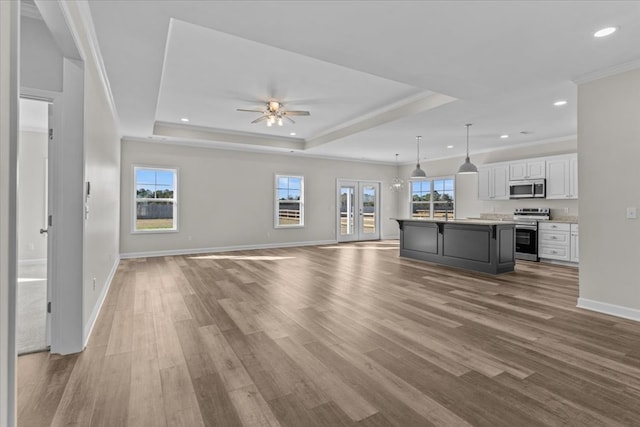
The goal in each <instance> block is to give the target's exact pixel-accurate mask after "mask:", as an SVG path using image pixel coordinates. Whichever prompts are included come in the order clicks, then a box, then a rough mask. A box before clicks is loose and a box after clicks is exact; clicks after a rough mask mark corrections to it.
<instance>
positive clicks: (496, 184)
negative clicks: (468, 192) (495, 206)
mask: <svg viewBox="0 0 640 427" xmlns="http://www.w3.org/2000/svg"><path fill="white" fill-rule="evenodd" d="M478 199H480V200H507V199H509V165H508V164H500V165H492V166H486V167H479V168H478Z"/></svg>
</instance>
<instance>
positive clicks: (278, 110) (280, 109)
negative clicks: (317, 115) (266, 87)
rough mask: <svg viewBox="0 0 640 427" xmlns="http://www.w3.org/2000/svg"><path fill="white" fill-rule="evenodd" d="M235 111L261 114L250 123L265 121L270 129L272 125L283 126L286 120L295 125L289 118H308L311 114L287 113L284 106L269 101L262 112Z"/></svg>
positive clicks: (303, 112)
mask: <svg viewBox="0 0 640 427" xmlns="http://www.w3.org/2000/svg"><path fill="white" fill-rule="evenodd" d="M237 111H242V112H247V113H262V116H260V117H258V118H257V119H255V120H254V121H252V122H251V123H252V124H253V123H259V122H263V121H266V122H267V126H268V127H271V126H273V125H274V124H276V123H277V124H278V126H282V125H284V120H283V119H287V120H289V121H290V122H291V123H295V121H294V120H293V119H292V118H291V117H289V116H310V115H311V113H309V112H308V111H301V110H299V111H289V110H285V109H284V105H283V104H281V103H280V102H279V101H275V100H271V101H269V102H267V103H266V107H265V109H264V110H246V109H244V108H238V109H237Z"/></svg>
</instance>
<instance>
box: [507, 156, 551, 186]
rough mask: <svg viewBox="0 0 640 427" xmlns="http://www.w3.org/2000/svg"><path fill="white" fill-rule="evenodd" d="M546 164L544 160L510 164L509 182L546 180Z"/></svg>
mask: <svg viewBox="0 0 640 427" xmlns="http://www.w3.org/2000/svg"><path fill="white" fill-rule="evenodd" d="M546 164H547V163H546V162H545V161H544V160H530V161H521V162H514V163H510V164H509V180H511V181H518V180H522V179H539V178H540V179H544V178H546Z"/></svg>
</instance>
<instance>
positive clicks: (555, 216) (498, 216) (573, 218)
mask: <svg viewBox="0 0 640 427" xmlns="http://www.w3.org/2000/svg"><path fill="white" fill-rule="evenodd" d="M480 219H490V220H503V219H507V220H508V219H513V214H512V213H499V212H487V213H481V214H480ZM551 221H563V222H575V223H577V222H578V216H577V215H569V214H565V213H556V212H555V210H554V209H552V210H551Z"/></svg>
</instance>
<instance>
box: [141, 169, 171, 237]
mask: <svg viewBox="0 0 640 427" xmlns="http://www.w3.org/2000/svg"><path fill="white" fill-rule="evenodd" d="M134 177H135V202H134V207H133V209H134V212H133V231H134V232H138V231H141V232H144V231H155V232H157V231H177V230H178V215H177V213H178V210H177V208H178V204H177V188H178V185H177V184H178V170H177V169H158V168H145V167H135V168H134Z"/></svg>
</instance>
